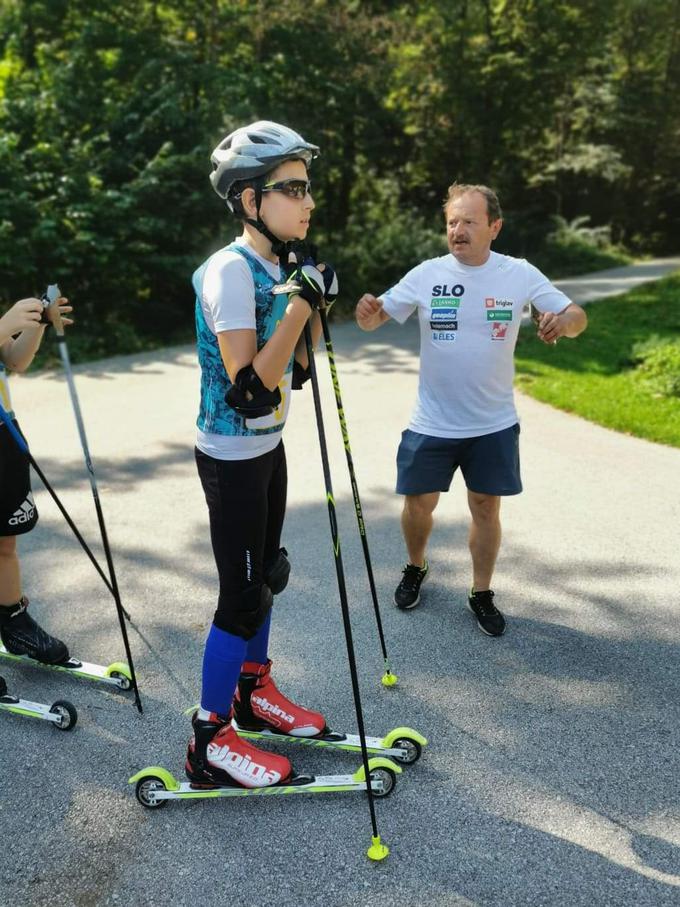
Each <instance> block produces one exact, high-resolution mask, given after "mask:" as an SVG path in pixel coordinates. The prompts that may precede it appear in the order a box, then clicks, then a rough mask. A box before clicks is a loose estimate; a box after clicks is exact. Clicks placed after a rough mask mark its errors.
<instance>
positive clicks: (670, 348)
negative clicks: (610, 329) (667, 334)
mask: <svg viewBox="0 0 680 907" xmlns="http://www.w3.org/2000/svg"><path fill="white" fill-rule="evenodd" d="M632 358H633V360H634V361H636V362H637V363H638V366H637V368H636V370H635V375H636V377H638V378H639V379H640V380H641V381H643V382H644V383H645V384H646V385H647V386H648V387H649V388H650V389H651V391H652V393H656V394H659V395H660V396H663V397H680V340H679V339H677V338H676V339H672V340H668V339H664V338H662V337H659V335H658V334H654V335H652V337H649V338H648V339H647V340H644V341H642V342H639V343H635V344H634V345H633V351H632Z"/></svg>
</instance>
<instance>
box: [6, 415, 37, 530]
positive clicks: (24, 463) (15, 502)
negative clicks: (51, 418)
mask: <svg viewBox="0 0 680 907" xmlns="http://www.w3.org/2000/svg"><path fill="white" fill-rule="evenodd" d="M14 426H15V428H16V429H17V430H18V431H19V432H20V431H21V429H20V428H19V425H18V423H17V422H16V420H15V421H14ZM22 438H23V435H22ZM37 522H38V509H37V507H36V506H35V501H34V500H33V495H32V494H31V475H30V471H29V465H28V457H27V456H26V454H25V453H23V451H21V450H19V448H18V447H17V444H16V441H15V440H14V438H13V437H12V436H11V435H10V433H9V429H8V428H7V426H6V425H5V423H4V422H0V536H8V535H21V534H22V533H24V532H30V531H31V529H33V527H34V526H35V524H36V523H37Z"/></svg>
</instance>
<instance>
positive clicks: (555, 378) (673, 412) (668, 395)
mask: <svg viewBox="0 0 680 907" xmlns="http://www.w3.org/2000/svg"><path fill="white" fill-rule="evenodd" d="M679 297H680V274H676V275H674V276H672V277H668V278H665V279H664V280H660V281H658V282H655V283H652V284H648V285H646V286H642V287H640V288H639V289H637V290H633V291H632V292H630V293H626V294H625V295H623V296H616V297H612V298H609V299H605V300H602V301H601V302H597V303H593V304H592V305H590V306H588V308H587V313H588V328H587V330H586V331H585V333H584V334H581V336H580V337H577V338H576V339H575V340H566V339H563V340H560V342H559V343H558V344H557V346H546V345H545V344H543V343H541V342H540V341H539V340H537V338H536V336H535V329H533V328H531V327H529V328H526V329H524V330H523V331H521V332H520V338H519V341H518V344H517V354H516V367H517V383H518V386H519V387H520V388H521V389H522V390H524V391H526V392H527V393H529V394H531V395H532V396H534V397H536V398H537V399H539V400H543V401H545V402H546V403H550V404H551V405H553V406H557V407H559V408H560V409H564V410H567V411H568V412H573V413H576V414H577V415H579V416H582V417H584V418H586V419H590V420H591V421H593V422H598V423H599V424H600V425H605V426H607V427H608V428H613V429H616V430H617V431H624V432H628V433H630V434H633V435H637V436H638V437H641V438H648V439H649V440H651V441H658V442H660V443H662V444H671V445H674V446H676V447H680V395H678V393H677V389H678V383H679V381H678V379H679V375H680V341H678V337H679V336H680V306H678V298H679ZM636 363H637V367H633V368H631V366H635V365H636ZM647 363H649V365H647Z"/></svg>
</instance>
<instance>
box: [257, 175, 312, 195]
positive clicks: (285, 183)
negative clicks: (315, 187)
mask: <svg viewBox="0 0 680 907" xmlns="http://www.w3.org/2000/svg"><path fill="white" fill-rule="evenodd" d="M262 191H263V192H282V193H283V194H284V195H287V196H288V198H297V199H299V200H302V199H303V198H305V197H306V195H307V193H309V194H310V195H311V193H312V184H311V182H310V181H309V180H301V179H287V180H281V181H280V182H278V183H265V185H264V186H263V187H262Z"/></svg>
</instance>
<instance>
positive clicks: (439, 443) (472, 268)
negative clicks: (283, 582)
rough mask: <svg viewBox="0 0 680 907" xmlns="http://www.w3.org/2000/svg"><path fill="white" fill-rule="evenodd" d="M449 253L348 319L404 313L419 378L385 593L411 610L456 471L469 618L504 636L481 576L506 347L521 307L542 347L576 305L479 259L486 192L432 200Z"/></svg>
mask: <svg viewBox="0 0 680 907" xmlns="http://www.w3.org/2000/svg"><path fill="white" fill-rule="evenodd" d="M444 214H445V217H446V237H447V242H448V247H449V251H450V253H451V254H449V255H442V256H441V257H439V258H431V259H429V260H428V261H424V262H422V264H419V265H418V266H417V267H415V268H413V269H412V270H411V271H409V272H408V274H406V275H405V277H403V278H402V279H401V280H400V281H399V283H397V284H396V286H394V287H392V288H391V289H390V290H388V291H387V292H386V293H383V294H382V296H381V297H379V298H376V297H375V296H372V295H371V294H370V293H366V294H364V295H363V296H362V297H361V299H360V300H359V303H358V304H357V308H356V319H357V323H358V324H359V327H360V328H362V330H364V331H373V330H375V329H376V328H378V327H380V325H382V324H384V323H385V322H386V321H387V320H388V319H389V318H394V319H395V320H396V321H398V322H399V323H400V324H403V322H405V321H406V319H407V318H408V317H409V315H411V314H412V313H413V312H415V311H416V310H417V311H418V319H419V323H420V378H419V384H418V399H417V401H416V406H415V410H414V412H413V415H412V417H411V422H410V425H409V427H408V428H407V429H406V431H404V432H403V434H402V440H401V444H400V445H399V452H398V454H397V470H398V478H397V493H398V494H403V495H404V496H405V497H404V509H403V512H402V518H401V524H402V531H403V534H404V540H405V542H406V548H407V551H408V557H409V560H408V563H407V564H406V565H405V567H404V569H403V576H402V579H401V582H400V583H399V585H398V587H397V589H396V591H395V594H394V600H395V604H396V605H397V606H398V607H399V608H401V609H402V610H409V609H411V608H414V607H416V605H417V604H418V603H419V601H420V587H421V585H422V583H423V581H424V579H425V577H426V576H427V573H428V569H429V565H428V562H427V559H426V556H425V550H426V546H427V541H428V538H429V536H430V533H431V531H432V526H433V517H432V514H433V513H434V510H435V508H436V506H437V503H438V501H439V495H440V493H441V492H442V491H448V490H449V487H450V484H451V480H452V478H453V474H454V472H455V471H456V469H457V468H458V467H459V466H460V468H461V472H462V473H463V477H464V479H465V484H466V486H467V492H468V505H469V507H470V513H471V516H472V521H471V524H470V537H469V545H470V554H471V555H472V588H471V591H470V595H469V598H468V604H469V607H470V610H471V611H472V612H473V613H474V615H475V616H476V618H477V623H478V625H479V627H480V629H481V630H482V631H483V632H484V633H486V634H488V635H489V636H501V635H502V634H503V633H504V632H505V619H504V618H503V615H502V614H501V612H500V611H499V610H498V608H497V607H496V606H495V604H494V601H493V598H494V593H493V591H492V590H491V578H492V576H493V570H494V565H495V563H496V557H497V555H498V550H499V547H500V542H501V524H500V504H501V497H502V496H503V495H511V494H519V493H520V492H521V490H522V482H521V479H520V470H519V423H518V420H517V411H516V410H515V404H514V399H513V379H514V361H513V356H514V350H515V344H516V342H517V335H518V333H519V328H520V322H521V317H522V311H523V309H524V307H525V305H526V304H527V303H531V304H532V305H533V306H535V308H536V309H537V310H538V312H539V313H540V318H539V321H538V336H539V338H540V339H541V340H542V341H543V342H544V343H556V342H557V340H558V339H559V338H560V337H577V336H578V335H579V334H580V333H581V332H582V331H583V330H585V327H586V324H587V319H586V315H585V312H584V311H583V309H582V308H581V307H580V306H578V305H576V304H575V303H573V302H570V301H569V299H568V298H567V297H566V296H565V295H564V293H562V292H560V291H559V290H558V289H557V288H556V287H554V286H553V285H552V284H551V283H550V281H549V280H548V279H547V278H546V277H545V276H544V275H543V274H541V272H540V271H539V270H537V269H536V268H534V267H533V266H532V265H530V264H529V263H528V262H527V261H525V260H524V259H522V258H511V257H510V256H508V255H499V254H498V253H496V252H492V251H491V243H492V242H493V240H494V239H495V238H496V237H497V236H498V234H499V232H500V229H501V227H502V225H503V221H502V214H501V208H500V204H499V202H498V198H497V196H496V194H495V192H493V190H491V189H489V188H488V187H486V186H471V185H459V184H457V183H454V184H453V185H452V186H450V187H449V191H448V196H447V198H446V201H445V203H444Z"/></svg>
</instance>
